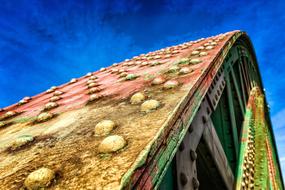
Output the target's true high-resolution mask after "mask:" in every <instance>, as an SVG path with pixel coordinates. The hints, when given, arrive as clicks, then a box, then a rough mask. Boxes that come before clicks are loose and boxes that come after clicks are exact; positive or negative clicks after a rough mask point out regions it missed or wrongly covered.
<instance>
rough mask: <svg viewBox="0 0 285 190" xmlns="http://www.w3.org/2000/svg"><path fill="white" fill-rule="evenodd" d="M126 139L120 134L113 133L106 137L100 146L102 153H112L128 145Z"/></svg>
mask: <svg viewBox="0 0 285 190" xmlns="http://www.w3.org/2000/svg"><path fill="white" fill-rule="evenodd" d="M126 144H127V142H126V140H125V139H124V138H123V137H122V136H119V135H111V136H108V137H106V138H105V139H104V140H103V141H102V142H101V143H100V144H99V147H98V150H99V152H100V153H112V152H115V151H117V150H120V149H122V148H123V147H124V146H126Z"/></svg>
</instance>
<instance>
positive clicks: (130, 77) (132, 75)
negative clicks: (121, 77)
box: [126, 74, 138, 80]
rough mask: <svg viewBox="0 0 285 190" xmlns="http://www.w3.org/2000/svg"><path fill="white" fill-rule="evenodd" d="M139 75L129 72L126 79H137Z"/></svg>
mask: <svg viewBox="0 0 285 190" xmlns="http://www.w3.org/2000/svg"><path fill="white" fill-rule="evenodd" d="M137 77H138V76H137V75H135V74H128V75H127V76H126V80H134V79H136V78H137Z"/></svg>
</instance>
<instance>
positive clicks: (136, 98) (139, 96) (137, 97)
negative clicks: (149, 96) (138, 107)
mask: <svg viewBox="0 0 285 190" xmlns="http://www.w3.org/2000/svg"><path fill="white" fill-rule="evenodd" d="M145 98H146V97H145V95H144V94H143V93H141V92H137V93H135V94H134V95H133V96H132V97H131V100H130V101H131V104H140V103H141V102H143V101H144V100H145Z"/></svg>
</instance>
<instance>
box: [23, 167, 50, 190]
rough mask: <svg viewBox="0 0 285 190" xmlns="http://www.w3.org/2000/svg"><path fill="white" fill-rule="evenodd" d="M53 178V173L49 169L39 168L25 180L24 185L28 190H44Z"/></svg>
mask: <svg viewBox="0 0 285 190" xmlns="http://www.w3.org/2000/svg"><path fill="white" fill-rule="evenodd" d="M54 178H55V172H54V171H53V170H51V169H49V168H44V167H43V168H40V169H38V170H35V171H33V172H32V173H30V174H29V175H28V177H27V178H26V180H25V182H24V185H25V187H26V188H27V189H29V190H37V189H44V188H46V187H48V186H49V185H50V184H51V182H52V180H53V179H54Z"/></svg>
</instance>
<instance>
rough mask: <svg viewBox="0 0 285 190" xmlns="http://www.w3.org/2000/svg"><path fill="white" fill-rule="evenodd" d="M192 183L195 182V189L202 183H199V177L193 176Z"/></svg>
mask: <svg viewBox="0 0 285 190" xmlns="http://www.w3.org/2000/svg"><path fill="white" fill-rule="evenodd" d="M192 183H193V187H194V189H198V188H199V185H200V183H199V181H198V179H196V178H195V177H193V179H192Z"/></svg>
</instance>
